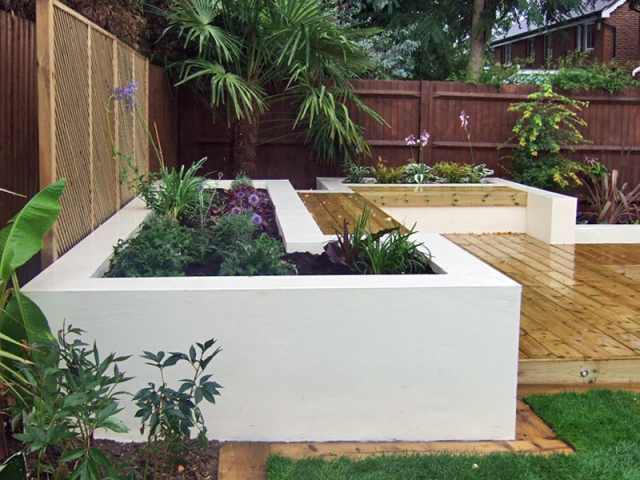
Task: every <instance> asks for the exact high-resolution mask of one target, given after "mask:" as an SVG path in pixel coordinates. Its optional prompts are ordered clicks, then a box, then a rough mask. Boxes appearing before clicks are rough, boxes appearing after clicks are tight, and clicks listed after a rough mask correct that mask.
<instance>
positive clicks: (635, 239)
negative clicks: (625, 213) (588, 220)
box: [576, 225, 640, 243]
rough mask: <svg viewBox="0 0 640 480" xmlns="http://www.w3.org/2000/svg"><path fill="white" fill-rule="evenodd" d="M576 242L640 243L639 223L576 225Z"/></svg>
mask: <svg viewBox="0 0 640 480" xmlns="http://www.w3.org/2000/svg"><path fill="white" fill-rule="evenodd" d="M576 243H640V225H576Z"/></svg>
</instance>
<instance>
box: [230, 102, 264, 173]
mask: <svg viewBox="0 0 640 480" xmlns="http://www.w3.org/2000/svg"><path fill="white" fill-rule="evenodd" d="M259 125H260V115H259V114H254V115H253V117H252V118H249V119H236V120H235V121H234V122H233V124H232V125H231V128H230V130H229V134H230V137H231V138H230V139H229V140H230V143H229V168H230V170H231V172H230V173H231V174H232V175H237V174H239V173H241V172H242V173H245V174H247V175H248V176H249V177H251V178H253V177H254V176H255V175H256V173H257V170H258V169H257V165H256V160H257V158H258V156H257V153H256V148H257V146H258V127H259Z"/></svg>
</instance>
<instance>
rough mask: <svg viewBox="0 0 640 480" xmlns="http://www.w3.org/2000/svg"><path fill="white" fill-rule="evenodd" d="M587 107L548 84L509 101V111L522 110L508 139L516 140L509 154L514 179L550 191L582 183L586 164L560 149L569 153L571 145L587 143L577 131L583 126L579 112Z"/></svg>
mask: <svg viewBox="0 0 640 480" xmlns="http://www.w3.org/2000/svg"><path fill="white" fill-rule="evenodd" d="M588 106H589V104H588V102H582V101H579V100H573V99H570V98H567V97H565V96H563V95H560V94H558V93H555V92H554V91H553V88H552V87H551V85H542V86H541V87H540V91H538V92H534V93H532V94H530V95H529V96H528V97H527V101H526V102H520V103H514V104H511V105H510V106H509V111H510V112H518V113H521V116H520V118H519V119H518V121H517V122H516V124H515V126H514V127H513V135H512V136H511V137H510V138H509V139H508V140H507V142H510V141H513V140H515V141H516V142H517V146H516V148H515V150H514V152H513V156H512V157H511V158H512V160H513V162H512V166H511V169H510V173H511V176H512V177H513V179H514V180H515V181H517V182H521V183H525V184H527V185H531V186H533V187H538V188H545V189H549V190H570V189H571V188H574V187H576V186H579V185H582V183H583V180H582V178H583V176H584V174H586V172H587V170H588V168H587V165H586V164H584V163H579V162H574V161H571V160H569V159H567V158H566V157H565V156H564V155H562V153H561V148H566V149H567V150H568V151H570V152H571V151H573V149H572V148H571V146H572V145H579V144H585V143H590V141H589V140H586V139H585V138H584V137H583V136H582V134H581V133H580V131H579V130H578V127H585V126H586V122H585V121H584V120H583V119H582V118H580V117H579V116H578V112H580V111H581V110H582V109H583V108H586V107H588ZM505 143H506V142H505Z"/></svg>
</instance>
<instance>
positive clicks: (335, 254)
mask: <svg viewBox="0 0 640 480" xmlns="http://www.w3.org/2000/svg"><path fill="white" fill-rule="evenodd" d="M370 213H371V212H370V211H369V209H368V208H366V207H365V208H363V210H362V215H360V217H358V219H357V220H356V222H355V225H354V226H353V231H352V233H349V229H348V224H347V221H346V220H344V223H343V227H342V232H340V231H339V230H336V235H337V239H336V240H333V241H331V242H329V243H327V245H325V248H324V251H325V252H326V254H327V256H328V257H329V259H330V260H331V261H332V262H333V263H337V264H339V265H344V266H346V267H349V268H350V269H351V270H353V271H354V272H358V273H361V274H373V275H382V274H400V273H425V272H426V271H427V270H428V267H429V264H430V262H431V254H430V253H429V251H428V250H427V249H426V247H424V245H423V244H422V243H415V242H413V241H412V240H411V239H410V238H409V237H411V236H412V235H413V234H414V233H415V232H414V231H413V230H411V231H410V232H407V233H403V232H400V228H399V227H390V228H386V229H383V230H380V231H378V232H375V233H372V232H371V224H370V222H369V216H370ZM425 252H426V253H425Z"/></svg>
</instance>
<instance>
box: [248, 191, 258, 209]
mask: <svg viewBox="0 0 640 480" xmlns="http://www.w3.org/2000/svg"><path fill="white" fill-rule="evenodd" d="M259 201H260V197H258V195H256V194H255V193H252V194H251V195H249V205H251V206H252V207H255V206H256V205H257V204H258V202H259Z"/></svg>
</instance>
